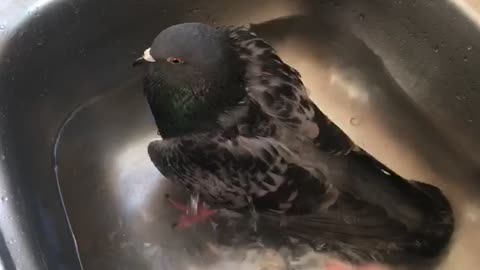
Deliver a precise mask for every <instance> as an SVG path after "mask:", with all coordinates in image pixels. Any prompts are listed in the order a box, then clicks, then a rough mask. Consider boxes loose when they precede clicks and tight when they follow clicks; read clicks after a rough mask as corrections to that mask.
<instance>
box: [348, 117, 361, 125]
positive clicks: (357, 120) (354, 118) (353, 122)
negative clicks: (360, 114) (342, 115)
mask: <svg viewBox="0 0 480 270" xmlns="http://www.w3.org/2000/svg"><path fill="white" fill-rule="evenodd" d="M360 122H361V121H360V119H358V118H356V117H352V118H350V124H351V125H353V126H358V125H360Z"/></svg>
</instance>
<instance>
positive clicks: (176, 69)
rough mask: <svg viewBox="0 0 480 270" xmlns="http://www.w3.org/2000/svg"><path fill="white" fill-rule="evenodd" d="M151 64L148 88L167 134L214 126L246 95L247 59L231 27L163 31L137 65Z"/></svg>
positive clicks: (147, 72) (190, 25)
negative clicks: (240, 53) (237, 48)
mask: <svg viewBox="0 0 480 270" xmlns="http://www.w3.org/2000/svg"><path fill="white" fill-rule="evenodd" d="M140 64H141V65H143V66H145V79H144V90H145V95H146V97H147V99H148V102H149V105H150V108H151V110H152V113H153V115H154V117H155V120H156V123H157V127H158V129H159V132H160V134H161V135H162V136H163V137H171V136H178V135H182V134H185V133H190V132H195V131H198V130H200V129H204V130H208V129H211V128H212V127H213V126H214V125H215V122H216V120H217V117H218V115H219V114H221V113H222V112H224V111H226V110H227V109H228V108H229V107H232V106H235V105H236V104H238V102H240V101H241V100H242V99H244V98H245V96H246V92H245V87H244V85H243V73H244V70H243V64H242V61H241V59H240V57H239V56H238V54H237V53H236V51H235V50H234V48H232V44H231V42H230V40H229V37H228V35H227V32H226V31H225V29H222V28H215V27H212V26H209V25H206V24H201V23H184V24H178V25H174V26H170V27H168V28H166V29H165V30H163V31H162V32H160V34H158V36H157V37H156V38H155V39H154V41H153V43H152V45H151V46H150V47H149V48H148V49H146V50H145V52H144V54H143V56H142V57H140V58H138V59H137V60H136V61H135V63H134V65H140Z"/></svg>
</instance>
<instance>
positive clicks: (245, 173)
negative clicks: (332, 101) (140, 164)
mask: <svg viewBox="0 0 480 270" xmlns="http://www.w3.org/2000/svg"><path fill="white" fill-rule="evenodd" d="M139 61H143V62H146V63H147V65H146V68H145V70H146V76H145V95H146V97H147V100H148V102H149V104H150V108H151V110H152V113H153V115H154V117H155V120H156V123H157V126H158V129H159V132H160V134H161V135H162V137H163V140H159V141H155V142H152V143H151V144H150V146H149V148H148V152H149V155H150V157H151V159H152V161H153V163H154V164H155V166H157V168H158V169H159V170H160V171H161V172H162V173H163V174H164V175H165V176H166V177H167V178H169V179H171V180H172V181H175V182H177V183H180V184H182V185H183V186H185V187H186V188H187V189H188V190H190V191H192V192H198V193H199V194H200V196H201V198H202V199H203V200H204V201H206V202H207V203H208V204H209V205H210V206H212V207H215V208H227V209H232V210H235V211H238V212H242V211H244V210H245V209H248V207H249V206H252V205H253V206H254V207H255V209H256V210H257V211H258V213H259V214H260V219H259V226H260V227H262V226H263V228H268V230H270V231H272V230H276V231H278V232H281V236H282V237H285V238H291V237H293V238H297V239H303V240H306V241H309V242H310V243H311V244H314V245H316V246H321V247H323V248H324V249H326V250H328V251H331V252H332V251H335V252H336V253H343V254H345V255H346V256H347V257H348V258H349V259H351V260H354V259H357V258H361V259H360V260H362V259H363V260H368V259H371V258H372V257H375V258H376V259H378V260H381V261H393V260H403V259H405V258H408V257H409V256H420V257H422V256H425V257H432V256H435V255H437V254H438V253H439V252H440V251H441V250H443V248H444V247H445V246H446V244H447V243H448V240H449V238H450V235H451V233H452V230H453V218H452V212H451V209H450V205H449V203H448V201H447V200H446V199H445V197H444V196H443V195H442V193H441V192H440V191H439V190H438V189H436V188H434V187H431V186H428V185H425V184H421V183H418V182H414V181H407V180H405V179H403V178H402V177H400V176H399V175H397V174H395V173H394V172H393V171H391V170H390V169H388V168H387V167H386V166H384V165H383V164H381V163H380V162H378V161H377V160H376V159H374V158H373V157H372V156H370V155H369V154H368V153H366V152H365V151H363V150H362V149H360V148H358V147H357V146H356V145H355V144H354V143H353V142H352V141H351V140H350V139H349V138H348V136H347V135H346V134H345V133H343V132H342V131H341V130H340V129H339V128H338V127H337V126H336V125H335V124H333V123H332V122H330V121H329V119H328V118H327V117H326V116H325V115H324V114H323V113H322V112H321V111H320V110H319V109H318V108H317V106H316V105H315V104H314V103H313V102H312V101H311V100H310V99H309V98H308V95H307V91H306V89H305V87H304V85H303V83H302V81H301V79H300V74H299V73H298V72H297V71H296V70H295V69H293V68H292V67H290V66H289V65H287V64H286V63H284V62H283V61H282V60H281V59H280V58H279V56H278V55H277V54H276V52H275V50H274V49H273V48H272V47H271V46H270V45H268V44H267V43H266V42H265V41H264V40H262V39H260V38H258V37H257V36H256V35H255V34H254V33H252V32H250V31H249V30H248V29H246V28H242V27H238V28H237V27H220V28H214V27H211V26H208V25H204V24H198V23H187V24H180V25H175V26H172V27H170V28H167V29H166V30H164V31H162V32H161V33H160V34H159V35H158V36H157V37H156V38H155V40H154V42H153V44H152V46H151V48H150V49H148V50H146V52H145V54H144V56H143V58H142V59H140V60H139ZM281 216H286V217H287V221H288V222H287V223H286V224H282V226H280V222H279V220H280V219H282V218H281ZM288 217H290V218H288ZM291 217H294V218H291ZM374 254H375V255H374Z"/></svg>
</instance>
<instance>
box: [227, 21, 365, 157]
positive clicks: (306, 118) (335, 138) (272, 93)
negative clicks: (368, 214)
mask: <svg viewBox="0 0 480 270" xmlns="http://www.w3.org/2000/svg"><path fill="white" fill-rule="evenodd" d="M230 36H231V39H232V41H233V42H234V44H235V45H236V46H235V48H237V51H238V54H239V55H240V57H241V58H242V59H244V61H245V64H246V68H245V73H246V74H245V79H246V85H247V91H248V94H249V96H250V97H251V98H252V99H253V100H254V101H255V102H256V103H258V104H259V105H260V106H261V108H262V110H263V111H265V113H267V114H268V115H270V116H272V117H273V118H275V119H278V120H279V121H280V122H281V123H282V124H285V125H286V126H289V127H290V128H292V129H294V130H295V132H299V133H300V134H303V135H304V136H306V137H308V138H310V139H312V140H314V142H315V143H316V145H317V147H318V148H319V149H321V150H323V151H327V152H331V153H341V154H346V153H349V152H350V151H352V150H355V149H358V147H356V145H355V144H354V143H353V142H352V140H350V138H349V137H348V136H347V135H346V134H345V133H344V132H343V131H342V130H341V129H340V128H338V127H337V126H336V125H335V124H334V123H333V122H331V121H330V120H329V119H328V117H327V116H326V115H325V114H323V113H322V112H321V111H320V110H319V109H318V108H317V106H316V105H315V104H314V103H313V102H312V101H311V100H310V98H309V97H308V91H307V90H306V88H305V86H304V85H303V83H302V81H301V76H300V73H299V72H298V71H297V70H295V69H294V68H293V67H291V66H289V65H288V64H287V63H285V62H283V60H282V59H280V57H279V56H278V55H277V52H276V51H275V49H274V48H272V47H271V46H270V45H269V44H268V43H267V42H265V41H264V40H262V39H261V38H258V37H257V36H256V35H255V34H254V33H252V32H250V31H249V30H247V29H245V28H234V29H232V30H231V33H230Z"/></svg>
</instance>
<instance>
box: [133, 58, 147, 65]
mask: <svg viewBox="0 0 480 270" xmlns="http://www.w3.org/2000/svg"><path fill="white" fill-rule="evenodd" d="M144 63H145V59H144V58H143V57H139V58H137V59H136V60H135V61H134V62H133V63H132V66H134V67H136V66H139V65H143V64H144Z"/></svg>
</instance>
